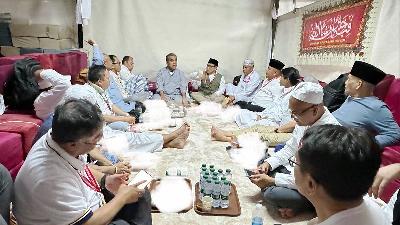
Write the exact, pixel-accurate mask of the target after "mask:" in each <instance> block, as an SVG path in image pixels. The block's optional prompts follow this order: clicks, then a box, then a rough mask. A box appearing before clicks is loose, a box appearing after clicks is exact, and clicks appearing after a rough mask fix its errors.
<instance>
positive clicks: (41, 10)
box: [0, 0, 75, 27]
mask: <svg viewBox="0 0 400 225" xmlns="http://www.w3.org/2000/svg"><path fill="white" fill-rule="evenodd" d="M6 12H8V13H11V18H12V22H13V23H18V24H54V25H64V26H70V27H73V26H75V1H73V0H67V1H66V0H1V1H0V13H6Z"/></svg>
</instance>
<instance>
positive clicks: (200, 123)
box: [149, 109, 312, 225]
mask: <svg viewBox="0 0 400 225" xmlns="http://www.w3.org/2000/svg"><path fill="white" fill-rule="evenodd" d="M193 111H194V110H193V109H189V111H188V114H187V116H186V118H184V119H185V120H186V121H187V122H189V123H190V125H191V133H190V136H189V139H188V143H187V145H186V146H185V148H184V149H182V150H178V149H164V150H163V151H162V152H159V153H154V154H156V155H157V156H159V157H160V161H159V162H158V164H157V165H156V166H155V167H153V169H150V170H149V171H150V173H151V174H153V175H154V176H156V177H162V176H164V175H165V171H166V170H167V169H168V168H172V167H179V168H183V169H184V170H186V171H187V173H188V177H189V178H190V179H191V180H192V184H193V185H194V184H195V183H196V182H198V178H199V176H198V175H199V172H200V167H201V164H202V163H207V164H214V165H215V166H216V167H217V168H230V169H231V170H232V173H233V178H232V181H233V183H234V184H235V185H236V187H237V191H238V195H239V200H240V205H241V215H240V216H238V217H223V216H202V215H198V214H197V213H196V212H195V211H194V210H193V209H191V210H189V211H188V212H186V213H181V214H177V213H170V214H166V213H154V214H153V224H163V225H168V224H171V225H180V224H191V225H197V224H199V225H200V224H207V225H209V224H210V225H212V224H219V225H222V224H226V225H228V224H229V225H239V224H240V225H244V224H251V218H252V215H251V214H252V210H253V209H254V208H255V205H256V203H258V202H261V195H260V189H259V188H258V187H257V186H255V185H254V184H252V183H251V182H250V180H249V179H248V178H247V177H245V173H244V171H243V168H241V167H240V166H239V165H238V164H236V163H234V162H232V160H231V159H230V158H229V155H228V154H227V152H226V150H225V147H226V146H227V145H228V144H227V143H221V142H216V141H211V138H210V128H211V125H212V124H214V125H216V126H217V127H219V128H223V129H231V128H235V125H234V124H233V123H229V122H221V120H220V119H219V118H216V117H206V116H201V115H198V114H195V113H194V112H193ZM263 204H264V205H266V203H263ZM270 211H271V210H267V208H265V211H264V212H263V213H264V215H263V218H264V224H307V221H308V220H309V219H310V218H312V215H299V216H297V217H296V218H294V219H291V220H283V219H280V218H279V217H277V216H276V215H273V213H271V212H270Z"/></svg>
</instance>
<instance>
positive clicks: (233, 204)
mask: <svg viewBox="0 0 400 225" xmlns="http://www.w3.org/2000/svg"><path fill="white" fill-rule="evenodd" d="M194 189H195V198H196V199H195V201H194V211H195V212H196V213H197V214H200V215H209V216H239V215H240V214H241V208H240V202H239V197H238V194H237V191H236V186H235V185H234V184H231V193H230V194H229V207H228V208H226V209H222V208H212V209H211V211H209V212H204V211H202V209H201V200H200V198H199V197H200V191H199V182H197V183H196V185H195V188H194Z"/></svg>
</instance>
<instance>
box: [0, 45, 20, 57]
mask: <svg viewBox="0 0 400 225" xmlns="http://www.w3.org/2000/svg"><path fill="white" fill-rule="evenodd" d="M0 52H1V54H2V55H4V56H13V55H20V54H21V51H20V49H19V48H17V47H13V46H0Z"/></svg>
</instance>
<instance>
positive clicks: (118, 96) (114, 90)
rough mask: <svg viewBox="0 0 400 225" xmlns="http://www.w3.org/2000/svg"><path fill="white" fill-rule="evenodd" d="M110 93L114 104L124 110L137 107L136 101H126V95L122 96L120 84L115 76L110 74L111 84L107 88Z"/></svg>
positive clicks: (127, 110)
mask: <svg viewBox="0 0 400 225" xmlns="http://www.w3.org/2000/svg"><path fill="white" fill-rule="evenodd" d="M107 92H108V95H109V96H110V99H111V101H112V103H113V104H115V105H116V106H118V107H119V108H120V109H122V111H124V112H130V111H131V110H132V109H134V108H135V103H134V102H125V101H124V97H123V96H122V93H121V91H120V90H119V88H118V85H117V83H116V81H115V78H114V76H112V75H111V74H110V86H109V87H108V88H107Z"/></svg>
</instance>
